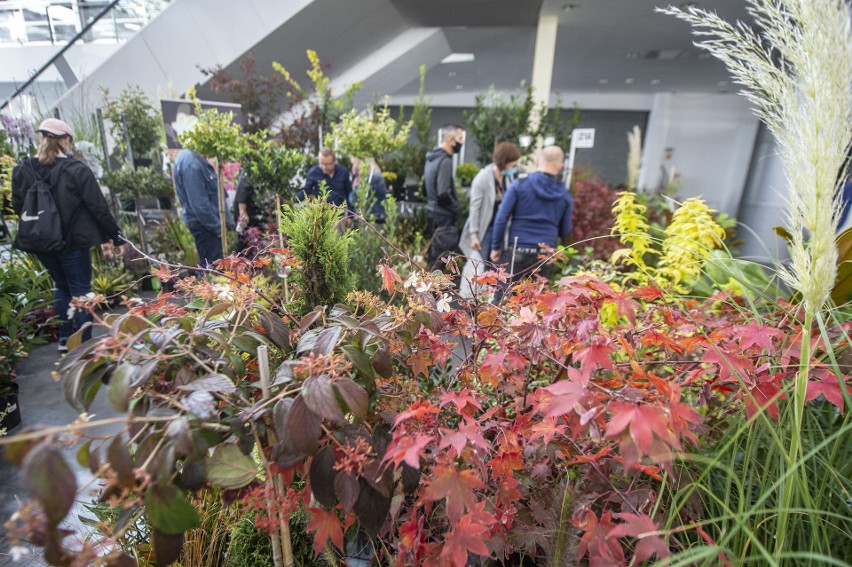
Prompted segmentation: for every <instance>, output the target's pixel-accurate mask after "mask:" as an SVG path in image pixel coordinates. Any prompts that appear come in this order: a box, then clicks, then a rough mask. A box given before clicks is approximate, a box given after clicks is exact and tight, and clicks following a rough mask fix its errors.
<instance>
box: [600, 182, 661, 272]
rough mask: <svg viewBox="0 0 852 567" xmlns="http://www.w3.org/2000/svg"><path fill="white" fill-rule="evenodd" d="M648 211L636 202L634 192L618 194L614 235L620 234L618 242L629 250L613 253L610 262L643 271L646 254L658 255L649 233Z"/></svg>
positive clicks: (613, 208) (614, 210)
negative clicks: (646, 212)
mask: <svg viewBox="0 0 852 567" xmlns="http://www.w3.org/2000/svg"><path fill="white" fill-rule="evenodd" d="M647 209H648V207H646V206H645V205H640V204H639V203H637V202H636V193H634V192H633V191H622V192H620V193H619V194H618V199H616V200H615V203H613V205H612V214H613V216H614V217H615V222H614V224H613V226H612V234H618V240H619V241H620V242H621V243H622V244H624V245H626V246H627V248H621V249H619V250H616V251H615V252H613V254H612V258H611V260H610V261H611V262H612V263H613V264H617V263H618V262H619V261H623V262H626V263H628V264H632V265H634V266H636V267H637V268H639V269H640V271H642V269H643V268H645V260H644V258H643V257H644V256H645V254H647V253H652V254H657V253H658V252H657V250H655V249H654V247H653V244H652V240H651V235H650V234H649V233H648V231H649V230H650V227H649V225H648V219H647V217H646V216H645V211H646V210H647ZM637 275H638V274H637Z"/></svg>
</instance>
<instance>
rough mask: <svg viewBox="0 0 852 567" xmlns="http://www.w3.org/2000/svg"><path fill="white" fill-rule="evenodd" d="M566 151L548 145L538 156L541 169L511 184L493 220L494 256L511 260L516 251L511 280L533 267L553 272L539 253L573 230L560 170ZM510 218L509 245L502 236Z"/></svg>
mask: <svg viewBox="0 0 852 567" xmlns="http://www.w3.org/2000/svg"><path fill="white" fill-rule="evenodd" d="M564 161H565V152H563V151H562V148H560V147H559V146H547V147H546V148H544V149H543V150H542V152H541V157H540V158H539V160H538V171H537V172H536V173H531V174H530V175H529V176H527V177H526V178H525V179H519V180H518V181H515V182H514V183H513V184H512V185H510V186H509V189H508V191H506V195H505V196H504V197H503V202H502V203H500V208H499V209H498V210H497V217H496V218H495V220H494V235H495V236H494V239H493V241H492V244H491V260H492V261H493V262H499V261H500V258H501V257H502V256H504V254H505V256H506V258H505V261H507V262H508V261H510V259H511V258H512V254H514V266H513V270H512V283H514V282H516V281H518V280H519V279H521V278H524V277H527V276H529V275H530V274H531V273H532V272H533V270H535V269H536V268H538V269H537V273H538V274H539V275H541V276H542V277H545V278H546V277H548V276H549V275H550V269H551V267H550V265H549V264H544V265H540V264H541V260H540V259H539V255H541V254H543V253H545V248H544V246H549V247H552V248H555V247H556V246H557V245H558V244H559V240H560V239H566V238H567V237H568V236H569V235H570V234H571V228H572V224H571V215H572V213H573V211H574V207H573V203H572V201H571V194H570V193H569V192H568V188H567V187H565V184H564V183H563V182H562V179H561V173H562V168H563V166H564ZM509 219H511V221H512V224H511V226H510V228H509V241H508V247H507V248H506V249H505V251H503V250H502V248H503V241H502V239H500V238H498V237H497V235H500V234H505V232H506V225H507V224H508V222H509Z"/></svg>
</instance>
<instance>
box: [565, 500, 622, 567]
mask: <svg viewBox="0 0 852 567" xmlns="http://www.w3.org/2000/svg"><path fill="white" fill-rule="evenodd" d="M571 523H572V524H573V525H574V526H575V527H576V528H578V529H579V530H580V531H582V532H583V537H582V538H580V543H579V545H578V549H579V558H580V559H582V558H583V556H584V555H586V553H588V554H589V565H590V566H591V565H595V566H596V567H597V566H601V567H602V566H604V565H624V550H623V549H622V548H621V544H619V543H618V540H617V539H615V538H610V537H609V532H610V531H612V529H613V528H614V527H615V524H613V523H612V520H611V518H610V513H609V512H604V514H603V515H602V516H601V519H600V521H598V517H597V516H596V515H595V513H594V512H592V511H591V510H589V509H588V508H581V509H579V510H577V511H576V512H575V513H574V517H573V518H572V519H571Z"/></svg>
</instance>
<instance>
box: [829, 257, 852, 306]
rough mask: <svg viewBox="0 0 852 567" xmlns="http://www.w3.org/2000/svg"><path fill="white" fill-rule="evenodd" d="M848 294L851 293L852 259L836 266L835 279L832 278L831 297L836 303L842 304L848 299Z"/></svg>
mask: <svg viewBox="0 0 852 567" xmlns="http://www.w3.org/2000/svg"><path fill="white" fill-rule="evenodd" d="M850 294H852V261H847V262H843V263H842V264H840V265H839V266H837V279H835V280H834V288H832V290H831V299H832V300H834V303H836V304H837V305H843V304H844V303H846V302H848V301H849V295H850Z"/></svg>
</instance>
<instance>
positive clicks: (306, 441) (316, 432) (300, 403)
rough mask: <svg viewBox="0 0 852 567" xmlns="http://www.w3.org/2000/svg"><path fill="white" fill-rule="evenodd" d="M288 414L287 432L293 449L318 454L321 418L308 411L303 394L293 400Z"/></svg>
mask: <svg viewBox="0 0 852 567" xmlns="http://www.w3.org/2000/svg"><path fill="white" fill-rule="evenodd" d="M287 413H288V415H287V431H288V432H289V439H290V443H291V445H292V448H293V449H294V450H296V451H297V452H299V453H307V454H309V455H313V454H314V453H316V451H317V441H319V437H320V433H322V420H321V419H320V417H319V416H318V415H317V414H315V413H314V412H312V411H311V410H310V409H308V406H307V405H306V404H305V400H304V399H303V398H302V395H301V394H299V395H298V396H296V397H295V398H294V399H293V405H292V406H290V411H289V412H287Z"/></svg>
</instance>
